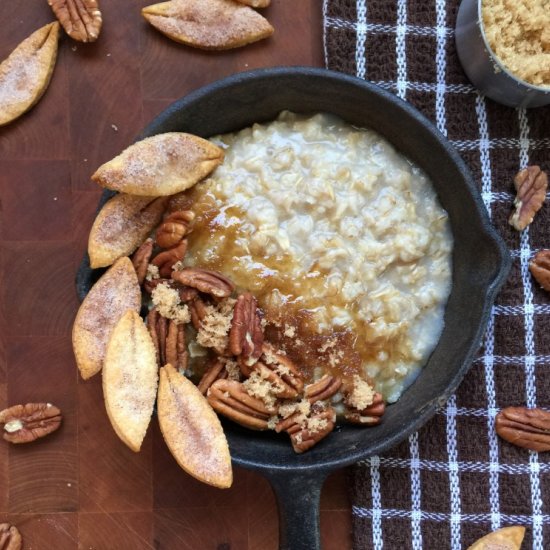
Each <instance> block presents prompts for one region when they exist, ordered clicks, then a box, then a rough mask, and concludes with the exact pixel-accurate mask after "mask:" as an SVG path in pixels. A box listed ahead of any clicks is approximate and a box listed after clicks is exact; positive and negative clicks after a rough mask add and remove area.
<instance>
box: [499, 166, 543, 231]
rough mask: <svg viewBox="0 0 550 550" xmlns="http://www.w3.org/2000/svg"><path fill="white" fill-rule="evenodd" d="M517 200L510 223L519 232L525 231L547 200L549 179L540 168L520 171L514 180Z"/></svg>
mask: <svg viewBox="0 0 550 550" xmlns="http://www.w3.org/2000/svg"><path fill="white" fill-rule="evenodd" d="M514 186H515V188H516V198H515V200H514V207H515V211H514V213H513V214H512V215H511V216H510V219H509V220H508V223H509V224H510V225H511V226H512V227H513V228H514V229H517V230H518V231H521V230H522V229H525V228H526V227H527V226H528V225H529V224H530V223H531V222H532V221H533V218H534V217H535V214H536V213H537V212H538V211H539V210H540V209H541V207H542V204H543V203H544V199H545V198H546V188H547V187H548V177H547V175H546V173H545V172H543V171H542V170H541V169H540V167H538V166H528V167H527V168H524V169H523V170H520V171H519V172H518V173H517V175H516V177H515V178H514Z"/></svg>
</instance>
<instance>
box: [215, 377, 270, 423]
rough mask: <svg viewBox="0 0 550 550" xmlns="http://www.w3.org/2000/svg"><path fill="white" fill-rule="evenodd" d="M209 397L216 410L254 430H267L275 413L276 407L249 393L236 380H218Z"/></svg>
mask: <svg viewBox="0 0 550 550" xmlns="http://www.w3.org/2000/svg"><path fill="white" fill-rule="evenodd" d="M207 398H208V402H209V403H210V405H212V408H213V409H214V410H215V411H217V412H219V413H220V414H223V415H224V416H226V417H227V418H229V419H230V420H233V422H236V423H237V424H240V425H241V426H245V427H246V428H252V429H253V430H267V421H268V420H269V417H270V416H273V415H274V414H275V409H273V408H270V407H268V406H267V405H266V404H265V403H264V402H263V401H262V400H261V399H259V398H257V397H252V396H251V395H249V394H248V393H247V392H246V390H245V388H244V387H243V385H242V384H241V383H240V382H237V381H235V380H216V381H215V382H214V383H213V384H212V386H211V387H210V389H209V390H208V394H207Z"/></svg>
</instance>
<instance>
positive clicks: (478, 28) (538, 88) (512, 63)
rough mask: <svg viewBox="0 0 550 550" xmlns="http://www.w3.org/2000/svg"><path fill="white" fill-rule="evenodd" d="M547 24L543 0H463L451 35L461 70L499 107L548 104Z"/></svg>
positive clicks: (549, 13)
mask: <svg viewBox="0 0 550 550" xmlns="http://www.w3.org/2000/svg"><path fill="white" fill-rule="evenodd" d="M549 26H550V10H549V9H548V2H546V0H463V1H462V3H461V4H460V7H459V11H458V14H457V21H456V33H455V36H456V48H457V53H458V57H459V59H460V62H461V64H462V67H463V69H464V72H465V73H466V75H467V76H468V78H469V79H470V81H471V82H472V84H473V85H474V86H475V87H476V88H478V89H479V90H480V91H481V92H482V93H483V94H485V95H486V96H487V97H490V98H491V99H494V100H495V101H497V102H499V103H502V104H504V105H508V106H511V107H541V106H543V105H548V104H550V41H549V38H548V29H549Z"/></svg>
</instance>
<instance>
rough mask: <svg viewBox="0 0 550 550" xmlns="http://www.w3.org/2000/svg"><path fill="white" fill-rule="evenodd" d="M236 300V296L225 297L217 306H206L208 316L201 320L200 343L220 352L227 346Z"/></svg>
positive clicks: (198, 341)
mask: <svg viewBox="0 0 550 550" xmlns="http://www.w3.org/2000/svg"><path fill="white" fill-rule="evenodd" d="M235 302H236V300H235V299H234V298H225V299H224V300H222V301H221V302H220V303H219V304H217V305H215V306H214V305H207V306H206V308H205V309H206V316H205V317H204V319H203V320H202V321H201V328H200V329H199V331H198V333H197V343H198V344H200V345H201V346H203V347H205V348H213V349H215V350H218V351H219V352H220V353H221V352H223V351H224V350H225V349H226V348H227V345H228V342H229V330H230V329H231V321H232V320H233V307H234V306H235Z"/></svg>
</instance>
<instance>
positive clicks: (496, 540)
mask: <svg viewBox="0 0 550 550" xmlns="http://www.w3.org/2000/svg"><path fill="white" fill-rule="evenodd" d="M524 536H525V527H523V526H519V525H516V526H513V527H503V528H502V529H497V530H496V531H493V532H492V533H489V534H488V535H485V536H484V537H482V538H480V539H479V540H477V541H476V542H474V544H472V545H471V546H468V549H467V550H520V548H521V543H522V542H523V537H524Z"/></svg>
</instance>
